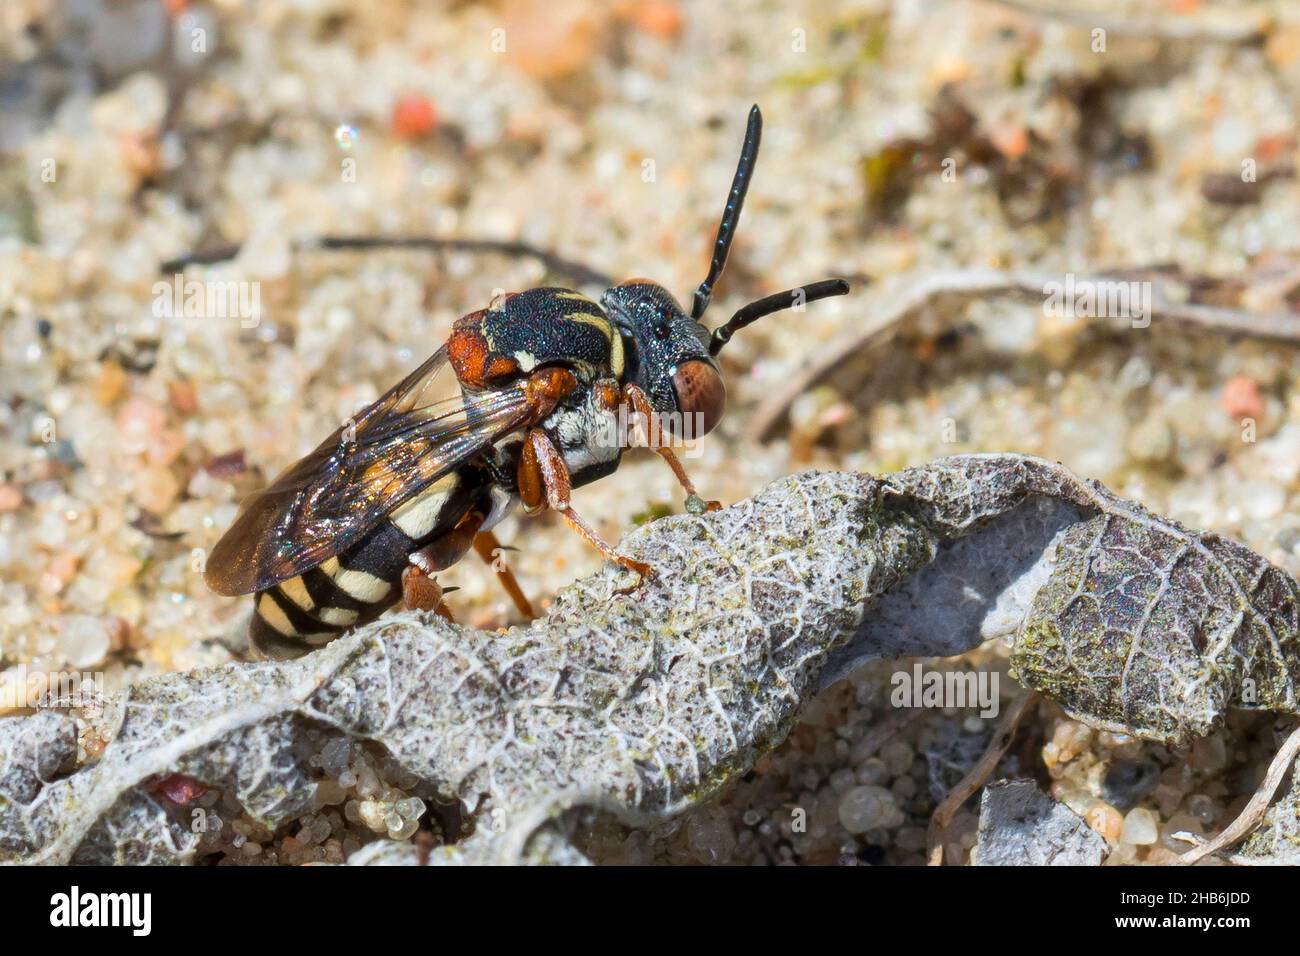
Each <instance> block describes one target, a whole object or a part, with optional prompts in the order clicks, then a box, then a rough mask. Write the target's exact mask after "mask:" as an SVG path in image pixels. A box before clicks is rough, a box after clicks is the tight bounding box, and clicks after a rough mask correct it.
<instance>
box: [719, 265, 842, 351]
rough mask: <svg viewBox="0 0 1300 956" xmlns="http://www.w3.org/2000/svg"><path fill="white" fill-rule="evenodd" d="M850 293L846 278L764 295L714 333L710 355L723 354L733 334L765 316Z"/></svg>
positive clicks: (826, 280) (827, 280)
mask: <svg viewBox="0 0 1300 956" xmlns="http://www.w3.org/2000/svg"><path fill="white" fill-rule="evenodd" d="M848 291H849V284H848V283H847V282H845V281H844V280H843V279H823V280H822V281H821V282H814V283H812V284H811V285H805V286H799V287H797V288H794V289H786V290H785V291H784V292H777V293H774V294H773V295H768V296H764V297H763V298H761V299H759V300H758V301H756V302H751V303H749V305H747V306H745V307H744V308H742V309H741V310H740V311H739V312H737V313H736V314H735V315H733V316H732V317H731V319H730V320H729V321H728V322H727V323H726V324H725V325H720V326H718V327H717V328H716V329H714V330H713V336H712V337H711V338H710V339H709V354H710V355H717V354H718V353H719V352H721V351H722V347H723V346H724V345H726V344H727V343H728V342H730V341H731V337H732V336H733V335H735V334H736V333H737V332H739V331H740V330H741V329H743V328H744V327H745V326H747V325H750V324H751V323H754V322H757V321H758V320H759V319H761V318H762V317H763V316H765V315H771V314H772V313H773V312H783V311H785V310H786V309H793V308H798V307H799V306H802V305H805V304H807V303H809V302H816V301H817V300H818V299H828V298H830V297H831V296H833V295H845V294H847V293H848Z"/></svg>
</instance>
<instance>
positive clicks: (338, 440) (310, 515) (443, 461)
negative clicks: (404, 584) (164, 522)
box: [204, 346, 533, 596]
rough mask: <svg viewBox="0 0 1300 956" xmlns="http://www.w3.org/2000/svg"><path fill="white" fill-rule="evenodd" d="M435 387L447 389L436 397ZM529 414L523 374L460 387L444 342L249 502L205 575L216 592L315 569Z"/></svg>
mask: <svg viewBox="0 0 1300 956" xmlns="http://www.w3.org/2000/svg"><path fill="white" fill-rule="evenodd" d="M443 369H448V371H447V374H446V375H442V376H440V375H439V372H442V371H443ZM438 386H441V387H442V390H443V391H444V392H445V391H452V392H453V394H450V395H448V396H446V397H442V398H439V397H437V396H438V394H439V389H438ZM532 414H533V412H532V406H530V405H529V403H528V401H527V399H526V398H525V393H524V383H523V382H522V381H520V382H518V383H515V384H512V385H509V386H506V387H504V388H500V389H496V390H492V391H487V392H466V391H463V390H462V389H461V388H460V386H459V383H458V382H456V379H455V375H454V374H453V373H452V372H451V371H450V369H449V367H448V366H447V352H446V347H445V346H444V347H443V348H441V349H439V350H438V351H437V352H435V353H434V354H433V355H432V356H431V357H430V358H429V359H428V361H426V362H425V363H424V364H423V365H421V366H420V367H419V368H417V369H416V370H415V371H414V372H412V373H411V374H410V375H408V376H407V377H406V378H405V379H403V380H402V381H401V382H399V383H398V384H397V385H395V386H394V387H393V388H392V389H390V390H389V391H388V392H386V393H385V394H384V395H382V396H381V397H380V398H379V399H378V400H377V401H375V402H374V403H373V404H372V405H370V406H368V407H367V408H365V409H364V410H363V411H362V412H361V413H360V414H359V415H358V416H357V417H356V420H355V422H350V423H348V424H345V425H344V426H342V427H341V428H339V429H337V430H336V431H335V432H334V434H332V435H330V437H329V438H327V439H325V441H323V442H321V444H320V445H319V446H318V447H317V448H316V450H315V451H313V452H311V453H310V454H308V455H306V456H305V457H304V458H302V459H301V460H299V461H298V462H296V463H295V464H293V465H291V466H290V467H289V468H288V469H287V470H285V471H284V472H283V473H282V474H281V475H280V476H279V477H278V478H276V480H275V481H274V482H273V483H272V484H271V486H270V487H269V488H267V489H265V490H264V491H260V492H257V493H256V494H253V495H250V496H249V497H248V498H247V499H245V501H244V503H243V505H242V506H241V507H240V511H239V514H238V515H236V517H235V521H234V523H233V524H232V525H231V527H230V530H228V531H227V532H226V533H225V535H224V536H223V537H222V538H221V540H220V541H218V542H217V545H216V547H215V548H213V549H212V553H211V555H209V557H208V560H207V565H206V569H205V571H204V579H205V580H206V581H207V583H208V586H209V587H210V588H212V589H213V590H214V591H216V592H217V593H218V594H225V595H231V596H233V595H236V594H248V593H249V592H252V591H260V590H262V589H264V588H268V587H271V586H272V585H274V584H278V583H279V582H280V581H284V580H287V579H288V578H292V577H295V576H296V575H299V574H301V573H303V572H304V571H306V570H308V569H309V568H313V567H315V566H316V565H318V564H320V563H321V562H323V561H326V560H328V559H329V558H330V557H332V556H334V555H336V554H338V553H339V552H341V551H344V550H346V549H347V548H348V547H349V546H350V545H352V544H355V543H356V542H357V541H358V540H360V539H361V538H362V537H363V536H364V535H365V534H366V533H367V532H368V531H370V530H371V529H372V528H374V527H375V525H377V524H378V523H379V522H380V521H381V520H382V519H383V517H384V516H385V515H386V514H388V513H389V512H390V511H392V510H393V509H394V508H396V507H397V506H399V505H401V504H402V503H403V502H405V501H408V500H410V499H411V498H413V497H414V496H416V495H417V494H419V493H420V492H421V491H422V490H424V489H425V488H427V487H428V486H429V485H431V484H433V482H435V481H437V480H438V479H439V478H441V477H442V476H443V475H445V474H447V473H448V472H449V471H451V470H452V469H453V468H455V467H456V466H457V465H459V464H462V463H463V462H465V461H466V460H468V459H469V458H472V457H473V456H474V455H476V454H478V453H480V452H482V451H483V450H485V449H486V448H488V447H489V446H490V445H492V444H493V443H494V442H496V441H498V440H500V439H501V438H504V437H505V436H506V435H508V434H509V433H511V432H512V431H516V430H518V429H520V428H523V427H525V426H527V425H528V424H530V423H531V416H532Z"/></svg>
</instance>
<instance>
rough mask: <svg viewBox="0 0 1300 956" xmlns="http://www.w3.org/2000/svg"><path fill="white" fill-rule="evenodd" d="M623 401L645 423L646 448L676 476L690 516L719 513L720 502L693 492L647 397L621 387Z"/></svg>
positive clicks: (689, 478)
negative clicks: (666, 464) (656, 455)
mask: <svg viewBox="0 0 1300 956" xmlns="http://www.w3.org/2000/svg"><path fill="white" fill-rule="evenodd" d="M623 401H624V402H626V403H627V404H628V405H630V406H631V407H632V411H634V412H635V413H636V414H637V415H639V416H640V417H641V418H642V420H643V421H644V422H645V435H646V447H647V448H650V449H652V450H653V451H654V452H655V453H656V454H658V455H659V456H660V457H661V458H663V460H664V461H666V462H668V467H669V468H671V469H672V470H673V474H674V475H676V476H677V481H678V483H679V484H680V485H681V486H682V489H683V490H684V491H685V492H686V510H687V511H690V512H691V513H692V514H700V513H703V512H705V511H721V510H722V502H720V501H705V500H704V499H703V498H701V497H700V494H699V492H697V491H696V490H695V483H694V482H693V481H691V477H690V475H688V474H686V469H685V468H684V467H683V466H682V462H681V459H679V458H678V457H677V455H676V454H675V453H674V452H673V450H672V449H671V448H669V447H668V443H667V442H665V441H664V439H663V429H662V428H660V427H659V424H658V420H657V419H656V417H655V411H654V406H653V405H651V404H650V398H649V396H647V395H646V393H645V392H644V391H642V389H641V388H640V387H639V386H636V385H631V384H628V385H624V386H623Z"/></svg>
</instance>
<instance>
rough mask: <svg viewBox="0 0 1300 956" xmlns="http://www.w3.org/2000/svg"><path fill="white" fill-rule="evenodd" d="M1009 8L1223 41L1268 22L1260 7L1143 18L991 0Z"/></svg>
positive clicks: (1129, 30)
mask: <svg viewBox="0 0 1300 956" xmlns="http://www.w3.org/2000/svg"><path fill="white" fill-rule="evenodd" d="M988 2H990V3H995V4H997V5H998V6H1000V7H1005V8H1007V9H1008V10H1015V11H1016V12H1017V13H1024V14H1027V15H1028V16H1031V17H1038V18H1040V19H1044V20H1056V21H1058V22H1061V23H1068V24H1070V25H1072V26H1077V27H1080V28H1083V29H1088V30H1105V31H1106V32H1107V33H1114V34H1115V35H1117V36H1134V37H1150V38H1155V39H1159V40H1200V41H1211V42H1219V43H1253V42H1256V41H1258V40H1259V39H1261V38H1262V37H1263V36H1264V35H1265V33H1266V32H1267V28H1268V23H1267V21H1266V19H1265V18H1264V16H1263V15H1262V14H1260V12H1259V11H1252V10H1232V11H1227V10H1225V11H1223V16H1222V18H1221V19H1213V18H1208V17H1189V16H1178V15H1171V14H1168V13H1166V14H1163V15H1161V16H1159V17H1149V18H1147V19H1141V20H1124V19H1118V18H1113V17H1106V16H1102V15H1099V14H1096V13H1093V12H1091V11H1087V10H1064V9H1061V8H1059V7H1049V6H1041V7H1040V6H1037V5H1035V4H1032V3H1028V2H1026V0H988Z"/></svg>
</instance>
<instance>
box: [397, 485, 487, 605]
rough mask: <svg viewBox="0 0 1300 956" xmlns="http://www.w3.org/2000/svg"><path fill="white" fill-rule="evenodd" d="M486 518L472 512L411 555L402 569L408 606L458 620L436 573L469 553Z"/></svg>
mask: <svg viewBox="0 0 1300 956" xmlns="http://www.w3.org/2000/svg"><path fill="white" fill-rule="evenodd" d="M483 521H484V515H483V514H482V513H481V512H478V511H471V512H470V513H469V514H467V515H465V517H464V518H462V519H461V520H460V523H459V524H457V525H456V527H454V528H453V529H451V530H450V531H448V532H447V533H446V534H444V535H442V536H440V537H439V538H437V539H436V540H434V541H431V542H429V543H428V544H426V545H425V546H424V547H423V548H421V549H420V550H418V551H413V552H411V554H410V555H408V556H407V561H409V562H410V563H409V564H408V565H407V566H406V567H405V568H404V569H403V570H402V599H403V600H404V601H405V602H406V606H407V607H408V608H411V609H412V610H418V611H437V612H438V613H439V614H441V615H442V616H443V617H445V618H446V619H447V620H449V621H451V620H455V619H454V618H453V617H452V615H451V610H450V608H448V607H447V605H446V603H445V602H444V601H443V600H442V588H441V587H440V586H439V585H438V582H437V581H435V580H434V578H433V576H434V575H435V574H437V573H438V572H439V571H445V570H446V569H447V568H449V567H451V566H452V565H453V564H455V563H456V562H457V561H459V560H460V559H461V558H463V557H464V556H465V553H466V552H467V551H469V549H470V547H471V545H473V543H474V538H475V536H476V535H477V534H478V529H479V527H480V526H481V525H482V524H483Z"/></svg>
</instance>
